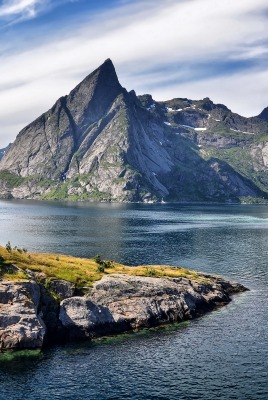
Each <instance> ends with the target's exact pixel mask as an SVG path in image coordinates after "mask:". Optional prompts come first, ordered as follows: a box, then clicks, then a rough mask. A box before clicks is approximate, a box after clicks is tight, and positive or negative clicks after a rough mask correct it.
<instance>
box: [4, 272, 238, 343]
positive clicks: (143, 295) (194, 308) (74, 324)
mask: <svg viewBox="0 0 268 400" xmlns="http://www.w3.org/2000/svg"><path fill="white" fill-rule="evenodd" d="M35 278H37V280H38V282H39V283H38V284H37V283H36V282H35V281H33V280H31V281H28V282H12V281H1V282H0V349H22V348H41V347H42V346H43V345H44V344H47V343H51V342H54V341H57V342H62V341H64V340H66V339H67V340H77V339H86V338H89V339H90V338H94V337H97V336H103V335H110V334H114V333H120V332H124V331H129V330H135V329H140V328H143V327H152V326H157V325H161V324H166V323H172V322H176V321H183V320H186V319H191V318H194V317H196V316H198V315H201V314H203V313H204V312H207V311H210V310H212V309H213V308H215V307H217V306H219V305H223V304H226V303H227V302H229V301H230V296H231V295H232V294H234V293H238V292H241V291H244V290H246V289H245V288H244V287H243V286H242V285H239V284H237V283H234V282H228V281H225V280H223V279H221V278H218V277H211V276H209V275H202V274H200V276H199V280H189V279H186V278H154V277H140V276H129V275H107V276H104V277H103V278H102V279H101V280H100V281H97V282H95V284H94V287H93V288H92V290H91V291H90V293H89V294H87V295H84V296H75V292H74V288H73V286H72V285H71V284H70V283H69V282H66V281H62V280H54V281H51V282H50V283H49V284H48V283H46V281H44V280H43V281H42V279H43V277H42V276H37V275H36V276H35Z"/></svg>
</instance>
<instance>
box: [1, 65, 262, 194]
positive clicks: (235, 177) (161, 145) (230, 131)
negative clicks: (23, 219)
mask: <svg viewBox="0 0 268 400" xmlns="http://www.w3.org/2000/svg"><path fill="white" fill-rule="evenodd" d="M267 134H268V123H267V122H266V120H265V118H262V114H261V115H260V116H259V117H252V118H244V117H241V116H239V115H238V114H234V113H232V112H231V111H230V110H229V109H228V108H227V107H226V106H224V105H221V104H214V103H213V102H212V101H211V100H210V99H208V98H206V99H203V100H200V101H194V100H189V99H180V98H178V99H173V100H170V101H165V102H156V101H154V100H153V99H152V97H151V96H150V95H143V96H136V94H135V92H134V91H131V92H127V91H126V90H125V89H124V88H123V87H122V86H121V85H120V83H119V81H118V78H117V75H116V72H115V69H114V66H113V64H112V62H111V60H106V61H105V62H104V64H102V65H101V66H100V67H99V68H98V69H96V70H95V71H94V72H92V73H91V74H90V75H89V76H88V77H86V78H85V79H84V80H83V81H82V82H81V83H80V84H79V85H78V86H77V87H76V88H75V89H73V90H72V91H71V92H70V94H69V95H68V96H65V97H61V98H60V99H59V100H58V101H57V102H56V103H55V105H54V106H53V107H52V108H51V109H50V110H49V111H47V112H46V113H44V114H43V115H41V116H40V117H39V118H37V119H36V120H35V121H34V122H32V123H31V124H29V125H28V126H27V127H26V128H24V129H23V130H22V131H21V132H20V133H19V135H18V136H17V138H16V141H15V142H14V144H13V145H12V146H11V148H10V149H9V150H8V152H7V153H6V154H5V156H4V157H3V159H2V160H1V161H0V196H1V197H15V198H43V199H44V198H46V199H81V200H87V199H88V200H101V201H160V200H162V199H164V200H166V201H239V200H240V199H241V198H243V197H250V198H259V197H264V198H267V193H268V168H267V165H268V144H267V137H266V135H267Z"/></svg>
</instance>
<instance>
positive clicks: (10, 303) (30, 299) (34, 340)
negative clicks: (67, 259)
mask: <svg viewBox="0 0 268 400" xmlns="http://www.w3.org/2000/svg"><path fill="white" fill-rule="evenodd" d="M39 301H40V288H39V286H38V285H37V283H35V282H34V281H31V282H18V283H15V282H12V281H10V282H9V281H2V282H0V349H14V348H15V349H22V348H40V347H42V345H43V341H44V337H45V333H46V327H45V325H44V323H43V321H42V318H41V316H40V315H39V314H38V305H39Z"/></svg>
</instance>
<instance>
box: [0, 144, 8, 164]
mask: <svg viewBox="0 0 268 400" xmlns="http://www.w3.org/2000/svg"><path fill="white" fill-rule="evenodd" d="M10 146H11V143H10V144H9V145H8V146H7V147H4V148H3V149H0V160H2V158H3V157H4V155H5V153H6V152H7V151H8V149H9V147H10Z"/></svg>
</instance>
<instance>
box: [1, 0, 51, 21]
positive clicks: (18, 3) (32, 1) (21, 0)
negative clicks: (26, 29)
mask: <svg viewBox="0 0 268 400" xmlns="http://www.w3.org/2000/svg"><path fill="white" fill-rule="evenodd" d="M44 3H47V1H46V0H4V1H3V4H2V5H1V6H0V18H1V17H14V16H16V17H17V16H20V17H23V18H33V17H34V16H35V15H36V12H37V9H38V7H39V6H41V5H43V4H44Z"/></svg>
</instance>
